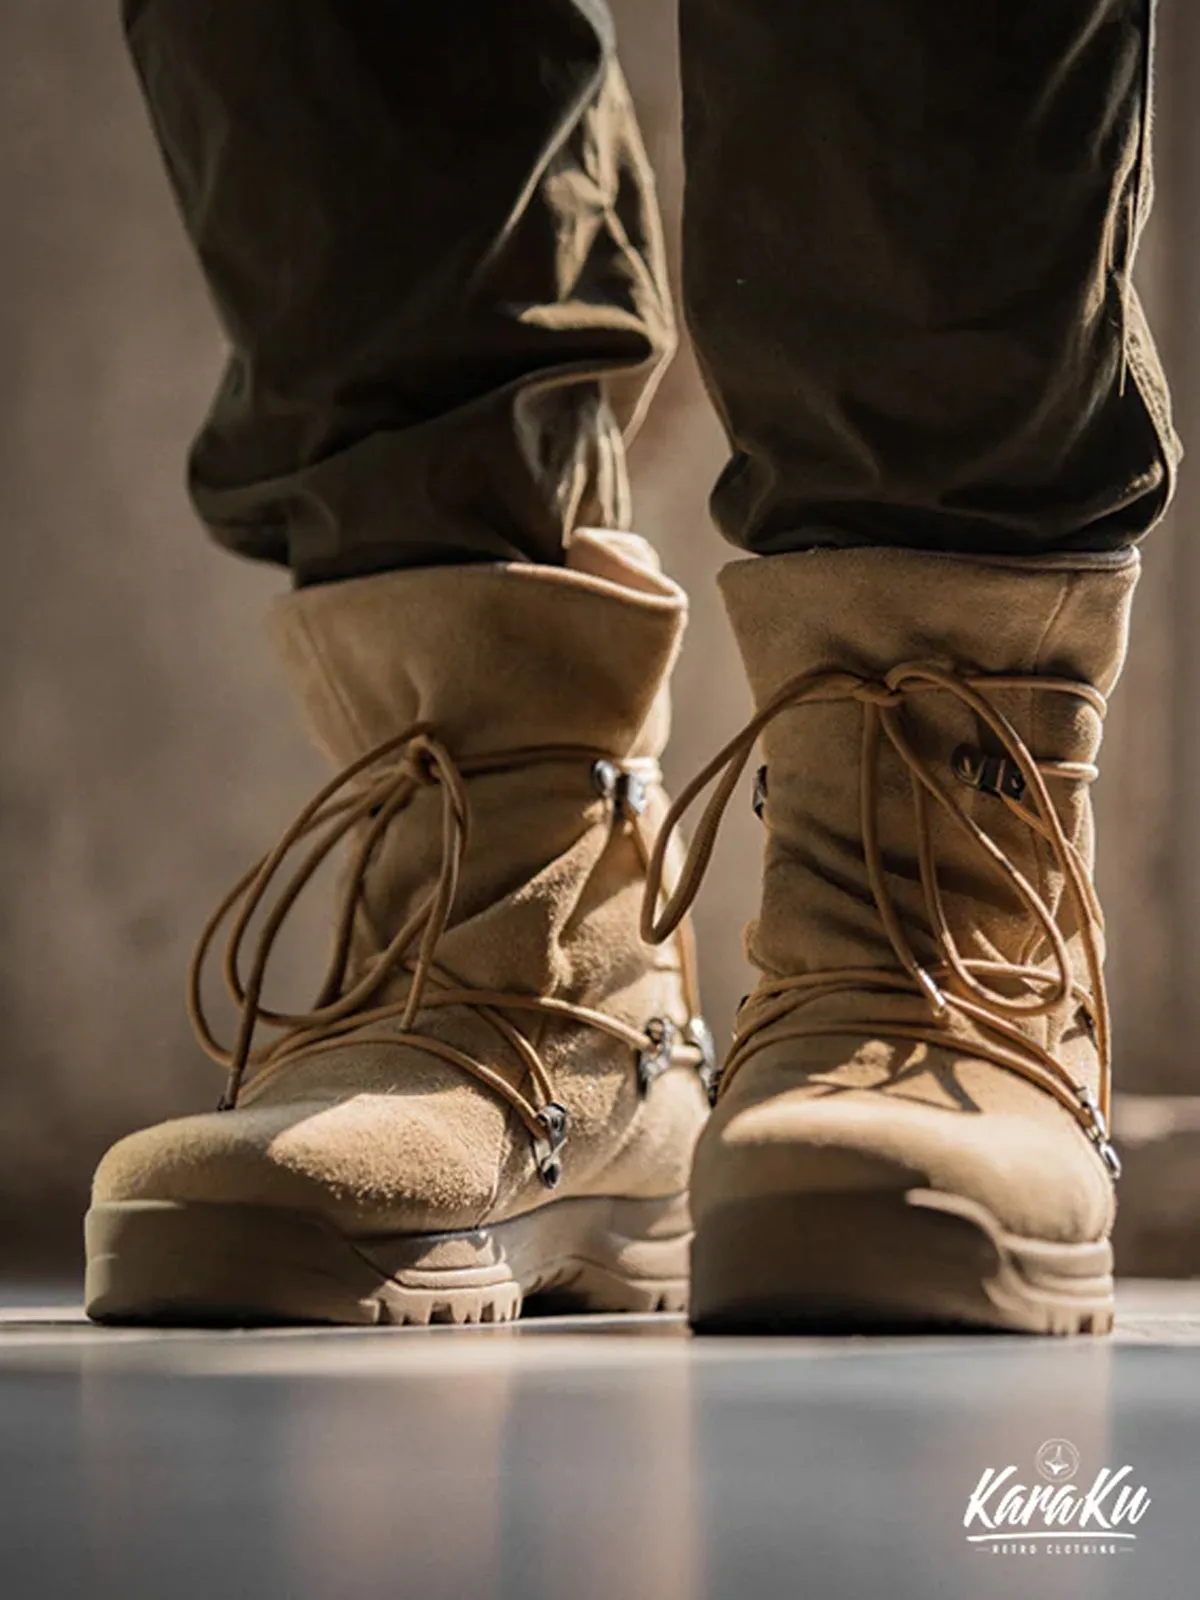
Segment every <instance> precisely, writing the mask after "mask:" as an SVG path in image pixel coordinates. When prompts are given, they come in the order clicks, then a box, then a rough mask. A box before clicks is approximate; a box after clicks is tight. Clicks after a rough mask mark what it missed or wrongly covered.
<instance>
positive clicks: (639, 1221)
mask: <svg viewBox="0 0 1200 1600" xmlns="http://www.w3.org/2000/svg"><path fill="white" fill-rule="evenodd" d="M84 1231H85V1238H86V1244H87V1256H88V1265H87V1281H86V1287H85V1300H86V1307H87V1313H88V1315H89V1316H90V1317H91V1318H92V1319H93V1320H94V1321H96V1322H113V1323H138V1324H152V1325H161V1324H175V1325H182V1326H218V1327H247V1326H259V1325H264V1324H280V1323H285V1324H289V1323H326V1324H329V1323H333V1324H341V1325H351V1326H360V1327H362V1326H377V1325H379V1324H428V1323H499V1322H511V1321H512V1320H513V1319H514V1318H515V1317H518V1316H519V1315H520V1314H521V1311H522V1307H523V1306H526V1307H529V1308H530V1309H533V1308H534V1307H535V1306H536V1302H537V1297H539V1296H553V1308H554V1309H555V1310H559V1309H561V1310H571V1311H596V1312H620V1311H634V1312H646V1311H683V1310H685V1309H686V1306H687V1263H688V1246H689V1244H690V1241H691V1227H690V1223H689V1220H688V1212H687V1198H686V1196H684V1195H676V1196H671V1197H668V1198H665V1199H661V1200H613V1199H592V1198H587V1199H572V1200H559V1201H553V1202H551V1203H550V1204H548V1205H545V1206H542V1207H540V1208H539V1209H538V1210H536V1211H532V1212H528V1213H526V1214H525V1215H524V1216H520V1217H514V1218H511V1219H510V1220H508V1221H506V1222H499V1223H495V1224H492V1225H489V1226H486V1227H480V1228H476V1229H470V1230H466V1231H462V1232H455V1233H438V1234H408V1235H394V1236H387V1237H380V1238H354V1239H351V1238H349V1237H347V1236H346V1235H344V1234H342V1233H340V1232H339V1231H338V1230H337V1229H336V1228H334V1227H333V1226H332V1225H331V1224H329V1223H327V1222H324V1221H323V1220H322V1219H320V1218H319V1217H315V1216H311V1215H307V1214H305V1213H303V1212H296V1211H284V1210H275V1209H270V1208H266V1207H261V1206H249V1205H204V1204H195V1203H175V1202H169V1201H128V1202H123V1203H114V1204H108V1205H97V1206H93V1207H92V1209H91V1211H89V1212H88V1215H87V1218H86V1221H85V1228H84Z"/></svg>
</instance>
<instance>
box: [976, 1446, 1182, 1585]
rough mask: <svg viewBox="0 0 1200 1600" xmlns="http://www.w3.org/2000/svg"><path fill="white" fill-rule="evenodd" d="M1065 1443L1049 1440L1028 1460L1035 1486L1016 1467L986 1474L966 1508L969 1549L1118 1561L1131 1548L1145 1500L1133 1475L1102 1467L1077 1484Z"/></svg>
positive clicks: (1074, 1454) (1076, 1458)
mask: <svg viewBox="0 0 1200 1600" xmlns="http://www.w3.org/2000/svg"><path fill="white" fill-rule="evenodd" d="M1082 1464H1083V1463H1082V1460H1081V1457H1080V1454H1079V1451H1078V1450H1077V1449H1076V1448H1075V1446H1074V1445H1073V1444H1072V1443H1071V1441H1070V1440H1069V1439H1047V1440H1046V1442H1045V1443H1044V1444H1043V1445H1042V1446H1041V1447H1040V1448H1039V1450H1038V1452H1037V1454H1036V1455H1035V1456H1034V1459H1033V1465H1034V1468H1035V1470H1036V1472H1037V1475H1038V1476H1039V1477H1040V1478H1041V1479H1042V1480H1043V1481H1042V1482H1041V1483H1032V1482H1031V1483H1022V1482H1020V1480H1019V1473H1020V1469H1019V1468H1018V1467H1016V1466H1012V1465H1010V1466H1007V1467H985V1468H984V1469H983V1473H982V1475H981V1476H980V1479H979V1482H978V1483H977V1484H976V1485H975V1488H974V1490H973V1491H972V1493H971V1496H970V1498H969V1499H968V1501H967V1509H966V1511H965V1513H964V1515H963V1527H964V1528H965V1529H966V1540H967V1543H968V1544H969V1545H973V1546H974V1547H975V1548H977V1549H980V1550H982V1551H984V1552H985V1553H986V1554H988V1555H1010V1556H1011V1555H1029V1556H1033V1555H1060V1556H1061V1555H1116V1554H1117V1552H1118V1551H1125V1550H1131V1549H1132V1548H1133V1547H1134V1545H1135V1544H1136V1542H1137V1532H1136V1529H1137V1525H1138V1523H1140V1522H1141V1520H1142V1518H1143V1517H1144V1516H1145V1515H1146V1511H1147V1509H1148V1508H1149V1505H1150V1492H1149V1490H1148V1489H1146V1488H1145V1486H1144V1485H1139V1484H1135V1483H1134V1482H1133V1481H1132V1480H1133V1468H1132V1467H1131V1466H1124V1467H1101V1468H1100V1470H1099V1472H1097V1473H1096V1475H1095V1477H1094V1478H1093V1479H1092V1480H1091V1482H1090V1483H1089V1482H1087V1481H1086V1480H1081V1481H1080V1482H1076V1481H1075V1480H1076V1479H1077V1478H1078V1477H1079V1473H1080V1469H1081V1467H1082Z"/></svg>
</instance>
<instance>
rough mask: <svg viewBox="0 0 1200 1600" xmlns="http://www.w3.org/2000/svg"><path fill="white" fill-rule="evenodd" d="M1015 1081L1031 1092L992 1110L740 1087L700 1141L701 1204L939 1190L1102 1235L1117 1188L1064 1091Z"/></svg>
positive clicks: (1022, 1230)
mask: <svg viewBox="0 0 1200 1600" xmlns="http://www.w3.org/2000/svg"><path fill="white" fill-rule="evenodd" d="M1016 1088H1017V1090H1025V1091H1027V1095H1026V1094H1024V1093H1020V1092H1015V1093H1014V1092H1010V1091H1008V1086H1007V1085H1006V1086H1005V1089H1006V1095H1005V1098H1006V1101H1007V1102H1008V1103H1007V1104H1006V1105H1005V1107H1004V1108H1003V1109H1000V1108H997V1109H989V1110H987V1111H982V1110H975V1111H968V1110H965V1109H961V1108H953V1109H952V1108H950V1107H947V1106H940V1105H931V1104H928V1103H924V1102H922V1101H920V1100H914V1099H907V1098H902V1097H900V1096H898V1095H894V1094H882V1093H877V1092H870V1091H864V1090H850V1091H847V1092H845V1093H842V1094H836V1095H827V1096H821V1095H814V1094H813V1092H812V1091H811V1088H809V1089H800V1090H792V1091H790V1092H783V1093H780V1094H773V1095H770V1096H768V1097H767V1098H763V1099H757V1100H754V1101H747V1100H745V1099H740V1103H737V1102H734V1100H733V1097H732V1096H731V1097H730V1103H729V1104H728V1105H726V1106H723V1107H719V1108H718V1110H717V1113H716V1115H715V1116H714V1118H713V1120H712V1122H711V1123H710V1124H709V1126H708V1128H707V1129H706V1130H705V1133H704V1135H703V1136H702V1138H701V1141H700V1146H699V1149H698V1150H697V1156H696V1166H695V1171H694V1175H693V1186H692V1205H693V1212H694V1214H695V1215H696V1217H697V1220H699V1219H700V1218H701V1217H703V1216H704V1215H705V1214H706V1213H708V1214H711V1213H712V1212H713V1211H715V1210H717V1209H719V1208H721V1207H722V1206H725V1205H728V1204H731V1203H737V1202H738V1201H741V1200H750V1199H758V1198H761V1197H763V1196H764V1195H771V1194H795V1195H805V1196H818V1195H822V1194H829V1195H834V1194H837V1195H845V1194H852V1193H866V1192H871V1191H874V1192H880V1191H897V1192H904V1191H907V1190H911V1189H932V1190H936V1191H940V1192H942V1193H944V1194H949V1195H956V1196H960V1197H962V1198H964V1199H966V1200H969V1201H973V1202H975V1203H978V1204H980V1205H982V1206H984V1207H986V1208H987V1210H988V1211H989V1212H990V1213H991V1214H992V1215H993V1216H994V1218H995V1219H996V1221H997V1223H998V1224H999V1226H1000V1227H1001V1228H1003V1229H1004V1230H1006V1231H1007V1232H1011V1233H1013V1234H1016V1235H1021V1236H1024V1237H1029V1238H1042V1239H1055V1240H1060V1241H1062V1242H1070V1243H1076V1242H1084V1241H1090V1240H1097V1239H1101V1238H1103V1237H1104V1236H1105V1234H1106V1233H1107V1231H1108V1230H1109V1228H1110V1227H1111V1224H1112V1217H1113V1209H1114V1201H1113V1188H1112V1184H1111V1181H1110V1180H1109V1178H1108V1175H1107V1173H1106V1171H1105V1169H1104V1167H1103V1165H1102V1164H1101V1162H1100V1160H1099V1158H1098V1156H1097V1155H1096V1152H1095V1151H1094V1149H1093V1148H1092V1146H1091V1145H1090V1144H1089V1142H1088V1140H1087V1139H1086V1138H1085V1136H1084V1135H1083V1133H1082V1131H1081V1130H1080V1129H1079V1127H1078V1126H1077V1124H1076V1123H1075V1122H1074V1119H1073V1118H1072V1117H1071V1116H1070V1114H1069V1113H1068V1112H1067V1111H1065V1110H1064V1109H1063V1108H1062V1107H1061V1106H1059V1105H1058V1103H1057V1102H1056V1101H1053V1100H1051V1099H1050V1098H1049V1097H1048V1096H1047V1095H1046V1094H1044V1093H1043V1092H1042V1091H1040V1090H1037V1089H1035V1088H1033V1087H1032V1086H1031V1085H1027V1084H1024V1083H1022V1084H1020V1085H1017V1086H1016ZM1027 1096H1028V1098H1027Z"/></svg>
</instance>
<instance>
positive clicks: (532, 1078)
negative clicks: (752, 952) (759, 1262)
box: [87, 533, 708, 1323]
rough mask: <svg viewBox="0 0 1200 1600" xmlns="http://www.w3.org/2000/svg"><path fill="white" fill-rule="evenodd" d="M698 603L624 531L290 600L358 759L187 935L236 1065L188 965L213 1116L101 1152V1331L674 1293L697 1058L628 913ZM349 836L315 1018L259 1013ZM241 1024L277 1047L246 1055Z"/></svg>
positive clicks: (641, 875)
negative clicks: (134, 1324)
mask: <svg viewBox="0 0 1200 1600" xmlns="http://www.w3.org/2000/svg"><path fill="white" fill-rule="evenodd" d="M685 610H686V606H685V599H684V596H683V594H682V592H681V590H679V589H678V588H677V587H676V585H675V584H673V583H671V582H669V581H668V580H667V579H665V578H664V577H663V576H662V575H661V574H660V573H659V572H658V570H657V567H656V564H655V562H654V559H653V556H652V553H651V551H650V549H649V547H648V546H647V545H646V544H645V543H644V542H643V541H642V540H640V539H637V538H635V537H633V536H631V535H611V534H588V533H584V534H580V535H578V536H577V537H576V539H575V541H574V543H573V544H572V546H571V549H570V553H569V563H568V568H567V569H566V570H563V569H559V568H545V567H537V566H523V565H494V566H493V565H486V566H484V565H481V566H465V567H443V568H431V569H425V570H421V571H412V572H402V573H395V574H388V575H385V576H382V577H374V578H367V579H362V580H356V581H351V582H347V583H339V584H333V585H329V586H326V587H322V588H313V589H306V590H302V591H301V592H299V593H298V594H295V595H293V596H291V597H290V598H288V599H287V600H286V601H284V602H283V603H282V605H281V606H280V608H279V613H278V618H277V621H278V633H279V638H280V642H281V645H282V651H283V656H284V659H285V662H286V663H287V665H288V667H289V669H290V671H291V674H292V675H293V677H294V678H295V680H296V683H297V686H298V689H299V692H300V694H301V697H302V698H303V700H304V702H305V703H306V705H307V708H308V711H309V714H310V716H311V719H312V722H313V725H314V727H315V730H316V733H317V736H318V738H319V740H320V742H321V743H322V745H323V746H324V747H325V748H326V750H327V751H328V752H329V754H330V755H331V756H332V757H333V758H334V759H335V761H337V762H341V763H347V766H346V770H345V771H344V772H343V773H342V775H341V777H340V778H338V779H337V780H335V781H334V782H333V783H331V784H330V785H329V786H328V787H327V788H326V789H325V790H324V791H323V792H322V793H321V794H320V795H319V796H318V797H317V799H316V800H315V801H314V802H313V803H312V805H310V806H309V807H307V808H306V810H305V811H304V812H303V813H302V814H301V816H300V817H299V818H298V819H297V823H296V824H295V825H294V826H293V828H292V829H290V830H289V832H288V834H287V835H285V838H284V840H283V842H282V844H281V846H280V847H279V848H278V849H277V850H276V851H274V852H272V854H271V855H269V856H268V857H266V858H265V860H264V861H263V862H262V863H260V865H259V866H258V867H257V868H256V869H254V871H252V872H251V873H249V874H248V875H247V876H246V878H244V879H243V880H242V883H241V884H239V885H238V887H237V889H236V890H235V891H234V893H233V895H231V896H230V897H229V898H228V899H227V900H226V902H225V904H224V906H223V907H222V908H221V910H220V912H219V913H218V916H217V918H214V921H213V923H212V924H210V927H209V929H208V930H207V931H206V933H205V935H204V937H203V939H202V941H201V950H200V952H199V956H200V957H201V958H202V957H203V955H204V953H205V951H206V950H207V947H208V945H209V944H210V943H211V940H212V937H213V934H214V933H215V932H216V929H217V927H218V926H219V925H220V922H221V921H222V920H228V919H232V931H231V935H230V947H229V955H228V959H227V962H226V972H227V975H228V977H229V980H230V981H231V986H232V989H233V992H234V995H235V998H236V1000H237V1001H238V1003H239V1005H240V1007H241V1013H242V1020H241V1028H240V1033H239V1037H238V1040H237V1043H236V1045H235V1047H234V1049H233V1050H232V1051H231V1052H225V1051H223V1050H222V1049H221V1047H220V1046H219V1045H217V1043H216V1041H215V1040H214V1039H213V1038H212V1036H211V1033H210V1032H209V1028H208V1024H207V1023H206V1021H205V1020H204V1015H203V1008H202V1005H201V1001H200V993H199V989H200V984H199V974H198V972H197V973H196V974H194V978H193V995H192V1004H193V1014H194V1018H195V1020H196V1022H197V1024H198V1028H199V1031H200V1036H201V1039H202V1042H203V1043H204V1044H205V1045H206V1048H208V1049H209V1052H210V1053H211V1054H213V1055H214V1056H216V1057H217V1059H218V1060H220V1061H222V1062H223V1063H224V1064H225V1065H226V1066H227V1067H228V1069H229V1083H228V1088H227V1091H226V1097H225V1101H224V1107H223V1109H221V1110H219V1111H216V1112H213V1113H211V1114H209V1115H202V1116H193V1117H187V1118H184V1119H182V1120H179V1121H174V1122H169V1123H166V1124H164V1125H163V1126H161V1127H156V1128H151V1129H148V1130H147V1131H145V1132H143V1133H138V1134H135V1135H133V1136H132V1137H130V1138H127V1139H125V1140H123V1141H122V1142H121V1143H120V1144H118V1145H117V1146H116V1147H115V1148H114V1149H112V1150H111V1151H110V1152H109V1153H108V1155H107V1156H105V1158H104V1160H103V1162H102V1163H101V1165H100V1168H99V1170H98V1172H97V1174H96V1179H95V1187H94V1194H93V1205H92V1209H91V1211H90V1213H89V1215H88V1219H87V1243H88V1256H89V1261H88V1281H87V1302H88V1310H89V1312H90V1314H91V1315H92V1316H93V1317H95V1318H98V1319H100V1320H106V1321H159V1320H176V1321H217V1322H227V1321H233V1322H245V1321H261V1320H283V1321H292V1320H313V1321H325V1322H345V1323H375V1322H428V1321H430V1320H433V1321H454V1322H464V1321H467V1322H470V1321H499V1320H503V1319H507V1318H510V1317H513V1316H515V1315H516V1314H517V1313H518V1311H519V1309H520V1307H521V1303H522V1297H523V1296H526V1295H530V1294H533V1293H534V1292H536V1291H561V1293H562V1295H563V1296H564V1297H565V1300H566V1303H569V1304H571V1305H573V1306H576V1307H579V1308H588V1309H600V1310H639V1311H642V1310H652V1309H655V1308H658V1307H668V1308H675V1309H678V1308H680V1307H682V1306H683V1305H684V1303H685V1300H686V1285H687V1250H688V1243H689V1238H690V1222H689V1218H688V1208H687V1198H686V1187H687V1174H688V1170H689V1165H690V1161H691V1155H692V1148H693V1145H694V1143H695V1139H696V1135H697V1133H698V1131H699V1129H700V1126H701V1124H702V1122H703V1120H704V1118H705V1116H706V1114H707V1105H706V1095H705V1092H704V1088H703V1086H702V1082H701V1078H702V1072H698V1070H697V1069H698V1068H701V1069H702V1068H703V1067H704V1065H705V1060H706V1055H707V1050H708V1047H707V1042H706V1037H705V1030H704V1028H703V1024H702V1023H701V1022H700V1020H699V1016H698V1012H697V1009H696V1001H695V994H694V977H693V975H692V970H691V961H690V951H689V949H688V946H687V944H686V941H685V940H684V941H681V940H676V941H675V942H674V944H673V946H672V947H671V948H670V949H669V950H666V951H658V952H656V951H653V950H651V949H649V948H648V947H647V946H645V945H644V944H643V943H642V942H641V941H640V939H639V936H638V914H639V908H640V904H641V897H642V892H643V886H644V879H645V862H646V855H647V846H646V844H645V843H644V842H643V834H642V830H643V829H648V828H653V826H654V825H655V823H656V822H657V821H658V820H660V819H661V816H662V813H663V811H664V809H665V799H664V797H663V796H662V792H661V788H660V784H659V775H658V766H657V757H658V755H659V753H660V751H661V749H662V746H663V744H664V742H665V739H666V735H667V722H668V701H667V689H666V684H667V678H668V674H669V673H670V670H671V667H672V664H673V662H674V659H675V656H676V652H677V649H678V645H679V640H680V636H681V634H682V631H683V626H684V620H685ZM313 836H315V837H316V841H317V842H316V843H315V844H313V843H312V842H311V840H312V838H313ZM343 837H348V838H349V841H350V843H351V857H350V863H349V867H348V869H347V874H346V877H345V880H344V883H343V890H342V909H341V912H340V914H339V916H338V919H337V924H336V929H335V939H334V949H333V955H332V959H331V963H330V968H329V972H328V974H327V977H326V981H325V983H324V985H323V986H322V989H321V992H320V995H319V996H318V999H317V1002H316V1004H315V1006H314V1007H313V1009H312V1010H311V1011H310V1012H306V1013H303V1014H299V1015H291V1016H288V1015H280V1014H278V1013H274V1012H272V1011H270V1010H269V1009H267V1007H266V1006H265V1004H264V1002H263V999H262V988H263V978H264V971H265V967H266V962H267V956H268V954H269V951H270V948H271V945H272V942H273V939H274V937H275V934H276V933H277V931H278V927H279V924H280V922H281V921H282V920H283V918H284V917H285V916H286V914H287V912H288V909H289V907H290V905H291V904H292V902H293V900H294V899H295V896H296V894H297V893H298V892H299V890H300V889H302V888H303V886H304V884H305V882H306V880H307V878H308V877H309V875H310V873H311V871H312V869H313V868H314V866H315V865H316V863H317V862H318V861H319V860H320V859H322V858H323V857H324V856H326V855H327V854H328V852H329V851H330V850H331V849H332V848H333V847H334V846H335V845H336V844H337V843H338V842H339V840H341V839H342V838H343ZM302 841H309V842H308V843H307V844H305V845H304V849H303V850H302V851H301V858H300V864H299V866H298V868H297V869H296V872H295V874H294V876H293V877H292V878H291V880H290V881H289V882H286V883H285V884H284V885H283V886H282V887H280V888H279V889H277V890H276V891H275V899H274V903H273V905H272V904H270V903H269V901H268V898H267V897H268V894H269V891H270V890H271V888H272V881H273V880H274V879H275V878H276V875H277V874H278V873H279V871H280V869H281V867H282V866H283V865H284V862H285V859H286V857H287V856H288V854H289V853H290V850H291V849H292V848H294V847H296V846H297V845H300V844H301V843H302ZM256 912H257V913H258V918H259V919H261V920H262V931H261V933H260V934H255V935H253V936H252V935H251V934H250V933H249V932H248V924H249V922H250V919H251V917H252V916H254V915H255V913H256ZM248 944H252V945H254V949H253V952H252V954H251V956H250V958H249V960H248V962H247V963H246V965H245V970H244V972H243V971H242V968H243V962H242V949H243V947H244V946H246V945H248ZM260 1024H266V1025H274V1026H276V1027H277V1028H280V1029H281V1030H282V1034H281V1037H279V1038H277V1039H276V1040H275V1041H274V1043H273V1044H270V1045H267V1046H256V1047H255V1048H254V1049H252V1048H251V1043H252V1039H253V1038H254V1035H255V1032H256V1029H257V1028H258V1026H259V1025H260Z"/></svg>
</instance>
